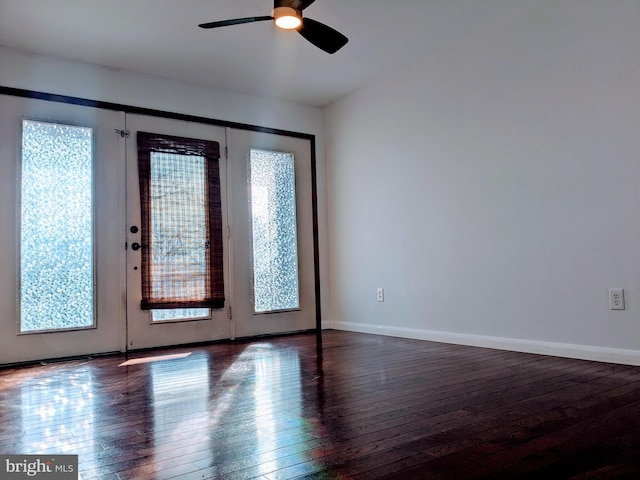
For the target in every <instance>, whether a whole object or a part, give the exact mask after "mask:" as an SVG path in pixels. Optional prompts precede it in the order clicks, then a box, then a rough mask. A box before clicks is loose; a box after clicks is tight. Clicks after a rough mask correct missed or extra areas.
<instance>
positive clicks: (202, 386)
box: [0, 331, 640, 480]
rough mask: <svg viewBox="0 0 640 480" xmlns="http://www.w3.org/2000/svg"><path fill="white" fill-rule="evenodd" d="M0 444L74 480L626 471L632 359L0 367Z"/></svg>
mask: <svg viewBox="0 0 640 480" xmlns="http://www.w3.org/2000/svg"><path fill="white" fill-rule="evenodd" d="M189 352H190V355H189V356H185V357H183V358H173V359H162V358H160V359H157V361H153V362H149V363H141V364H135V365H129V366H119V365H120V364H121V363H123V362H124V361H125V360H127V359H132V358H139V357H153V356H161V355H176V354H180V353H189ZM0 453H2V454H32V453H42V454H51V455H55V454H78V455H79V468H80V478H82V479H113V480H123V479H170V478H176V479H188V480H197V479H209V478H222V479H236V478H238V479H249V478H258V479H261V480H275V479H291V478H305V479H339V478H345V479H383V478H386V479H465V478H500V479H514V478H530V479H548V478H558V479H576V480H578V479H580V480H586V479H602V478H640V367H631V366H624V365H613V364H604V363H595V362H586V361H580V360H568V359H560V358H554V357H544V356H536V355H529V354H521V353H513V352H504V351H498V350H489V349H481V348H473V347H463V346H455V345H445V344H439V343H431V342H424V341H417V340H406V339H399V338H390V337H380V336H374V335H363V334H357V333H348V332H338V331H325V332H324V333H323V349H322V355H321V356H318V355H317V351H316V339H315V336H314V335H313V334H300V335H292V336H284V337H279V338H266V339H260V340H255V341H238V342H234V343H225V344H217V345H212V346H206V347H194V348H179V349H169V350H162V351H154V352H145V353H144V354H142V353H138V354H135V355H133V354H132V355H130V356H129V358H127V357H125V356H124V355H123V356H109V357H101V358H94V359H86V360H74V361H68V362H65V363H55V364H49V365H33V366H25V367H19V368H5V369H2V370H0Z"/></svg>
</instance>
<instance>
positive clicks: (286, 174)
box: [250, 150, 300, 313]
mask: <svg viewBox="0 0 640 480" xmlns="http://www.w3.org/2000/svg"><path fill="white" fill-rule="evenodd" d="M250 176H251V219H252V227H253V295H254V310H255V312H257V313H263V312H270V311H277V310H291V309H297V308H299V307H300V302H299V294H298V246H297V237H296V191H295V175H294V161H293V155H291V154H289V153H280V152H268V151H264V150H251V159H250Z"/></svg>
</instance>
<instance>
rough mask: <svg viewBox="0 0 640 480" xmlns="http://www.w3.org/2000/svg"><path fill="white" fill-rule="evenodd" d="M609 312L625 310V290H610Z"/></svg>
mask: <svg viewBox="0 0 640 480" xmlns="http://www.w3.org/2000/svg"><path fill="white" fill-rule="evenodd" d="M609 310H624V289H623V288H610V289H609Z"/></svg>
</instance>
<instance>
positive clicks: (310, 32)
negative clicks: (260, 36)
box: [198, 0, 349, 53]
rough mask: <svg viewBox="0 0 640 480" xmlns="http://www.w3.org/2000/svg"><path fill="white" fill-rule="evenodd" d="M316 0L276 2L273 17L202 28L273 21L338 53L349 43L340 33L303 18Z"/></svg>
mask: <svg viewBox="0 0 640 480" xmlns="http://www.w3.org/2000/svg"><path fill="white" fill-rule="evenodd" d="M314 1H315V0H274V2H273V11H272V12H271V15H265V16H262V17H245V18H234V19H231V20H221V21H218V22H209V23H201V24H200V25H198V26H199V27H200V28H218V27H226V26H227V25H240V24H242V23H253V22H263V21H265V20H273V21H274V22H275V24H276V26H278V27H280V28H282V29H284V30H297V31H298V33H299V34H300V35H302V36H303V37H304V38H306V39H307V40H308V41H309V42H311V43H312V44H314V45H315V46H316V47H318V48H320V49H322V50H324V51H325V52H327V53H336V52H337V51H338V50H340V49H341V48H342V47H344V46H345V45H346V43H347V42H348V41H349V39H348V38H347V37H345V36H344V35H343V34H341V33H340V32H338V31H336V30H334V29H333V28H331V27H328V26H327V25H324V24H323V23H320V22H317V21H315V20H313V19H311V18H303V17H302V11H303V10H304V9H305V8H307V7H308V6H309V5H311V4H312V3H313V2H314Z"/></svg>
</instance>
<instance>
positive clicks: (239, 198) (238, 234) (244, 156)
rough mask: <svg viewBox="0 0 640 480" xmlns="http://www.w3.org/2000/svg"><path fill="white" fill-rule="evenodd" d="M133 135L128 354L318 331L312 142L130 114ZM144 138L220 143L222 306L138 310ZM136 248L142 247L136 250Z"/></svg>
mask: <svg viewBox="0 0 640 480" xmlns="http://www.w3.org/2000/svg"><path fill="white" fill-rule="evenodd" d="M127 130H128V132H129V138H128V140H127V228H128V230H127V245H128V250H127V348H128V349H140V348H149V347H157V346H164V345H179V344H187V343H194V342H203V341H211V340H219V339H228V338H236V337H246V336H253V335H263V334H275V333H283V332H291V331H298V330H306V329H312V328H314V326H315V286H314V285H315V284H314V273H313V272H314V259H313V214H312V203H311V201H312V199H311V154H310V145H309V141H308V140H305V139H299V138H292V137H286V136H281V135H273V134H267V133H259V132H253V131H247V130H238V129H223V128H221V127H214V126H209V125H203V124H197V123H188V122H180V121H175V120H167V119H161V118H154V117H145V116H136V115H127ZM140 131H145V132H152V133H155V134H166V135H171V136H180V137H189V138H196V139H200V140H210V141H214V142H217V143H218V144H219V145H220V151H221V152H222V154H221V158H220V162H219V165H220V183H221V200H222V212H223V213H222V221H223V225H224V228H223V230H224V235H223V236H222V242H223V251H224V262H223V263H224V286H225V287H224V297H225V303H224V307H222V308H211V309H205V310H202V309H198V310H196V311H193V310H192V311H184V310H183V309H180V310H178V311H172V310H167V311H163V310H158V311H156V310H142V309H141V308H140V303H141V302H140V292H141V269H140V263H141V254H142V251H143V249H144V248H146V246H145V245H141V232H140V230H141V228H144V227H141V218H140V191H139V181H138V166H137V153H136V148H137V147H136V136H137V132H140ZM227 151H228V158H227V155H225V152H227ZM269 198H271V201H269ZM273 199H277V200H278V201H273ZM133 244H138V245H141V247H140V248H139V249H137V250H134V249H132V248H131V246H132V245H133ZM156 316H157V319H156Z"/></svg>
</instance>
